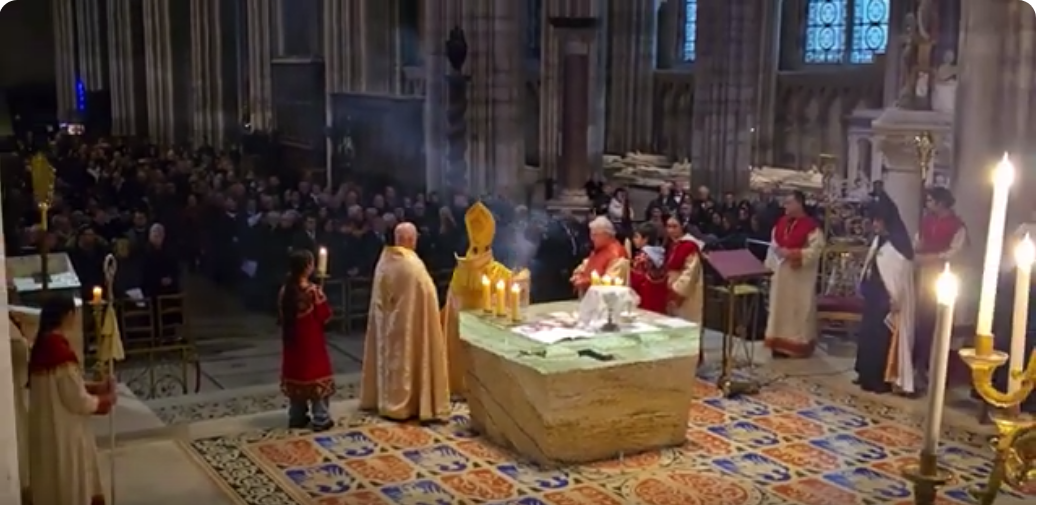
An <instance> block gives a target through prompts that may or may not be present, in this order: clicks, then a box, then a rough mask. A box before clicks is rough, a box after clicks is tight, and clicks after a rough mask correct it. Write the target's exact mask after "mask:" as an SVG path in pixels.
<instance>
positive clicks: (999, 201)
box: [974, 154, 1016, 356]
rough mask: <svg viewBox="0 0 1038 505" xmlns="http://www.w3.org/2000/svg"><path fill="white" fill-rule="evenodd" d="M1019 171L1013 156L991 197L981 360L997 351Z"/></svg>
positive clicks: (1005, 159) (999, 172)
mask: <svg viewBox="0 0 1038 505" xmlns="http://www.w3.org/2000/svg"><path fill="white" fill-rule="evenodd" d="M1015 172H1016V169H1014V168H1013V164H1012V163H1011V162H1010V161H1009V155H1008V154H1006V155H1004V156H1002V161H1000V162H999V163H998V167H996V168H995V177H994V179H995V181H994V182H995V191H994V194H993V195H992V197H991V216H990V218H989V220H988V241H987V248H986V249H985V250H984V270H983V271H982V274H981V275H982V277H981V283H980V307H979V309H978V313H977V340H976V342H975V344H974V347H975V351H976V353H977V355H978V356H986V355H988V354H991V353H992V352H994V350H995V337H994V336H993V335H992V332H991V330H992V328H991V327H992V323H993V322H994V318H995V298H996V297H997V295H998V273H999V263H1001V261H1002V241H1003V240H1005V234H1006V211H1007V209H1008V207H1009V189H1010V188H1011V187H1012V186H1013V179H1014V178H1016V173H1015Z"/></svg>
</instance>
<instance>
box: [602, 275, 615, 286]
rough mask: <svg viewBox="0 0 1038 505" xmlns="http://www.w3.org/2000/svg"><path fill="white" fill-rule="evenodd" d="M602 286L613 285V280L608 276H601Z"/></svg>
mask: <svg viewBox="0 0 1038 505" xmlns="http://www.w3.org/2000/svg"><path fill="white" fill-rule="evenodd" d="M602 285H603V286H612V285H613V278H612V277H610V276H608V275H603V276H602Z"/></svg>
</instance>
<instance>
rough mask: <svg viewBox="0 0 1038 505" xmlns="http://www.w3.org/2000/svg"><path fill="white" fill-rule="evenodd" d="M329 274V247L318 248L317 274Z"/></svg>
mask: <svg viewBox="0 0 1038 505" xmlns="http://www.w3.org/2000/svg"><path fill="white" fill-rule="evenodd" d="M325 275H328V249H325V248H324V247H322V248H320V249H318V250H317V276H318V277H324V276H325Z"/></svg>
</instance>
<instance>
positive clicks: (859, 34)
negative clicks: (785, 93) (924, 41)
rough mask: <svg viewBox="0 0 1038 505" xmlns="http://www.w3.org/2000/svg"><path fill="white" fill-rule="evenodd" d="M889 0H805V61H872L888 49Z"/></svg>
mask: <svg viewBox="0 0 1038 505" xmlns="http://www.w3.org/2000/svg"><path fill="white" fill-rule="evenodd" d="M889 20H890V0H808V3H807V18H806V22H805V23H804V54H803V60H804V63H808V64H829V65H833V64H837V65H838V64H847V63H850V64H863V63H872V61H873V59H874V58H875V56H876V55H877V54H882V53H883V52H884V51H886V49H887V32H888V30H889V27H890V25H889Z"/></svg>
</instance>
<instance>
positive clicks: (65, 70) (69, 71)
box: [51, 0, 78, 121]
mask: <svg viewBox="0 0 1038 505" xmlns="http://www.w3.org/2000/svg"><path fill="white" fill-rule="evenodd" d="M51 8H52V9H53V13H54V14H53V15H54V66H55V69H54V76H55V79H56V84H57V86H56V87H57V94H58V96H57V99H58V100H57V102H58V119H60V120H63V121H67V120H69V119H71V118H70V117H69V116H70V115H71V114H72V113H73V111H75V110H76V82H77V78H78V77H77V72H76V37H75V35H76V17H75V9H74V8H73V3H72V0H51Z"/></svg>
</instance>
